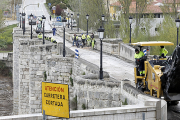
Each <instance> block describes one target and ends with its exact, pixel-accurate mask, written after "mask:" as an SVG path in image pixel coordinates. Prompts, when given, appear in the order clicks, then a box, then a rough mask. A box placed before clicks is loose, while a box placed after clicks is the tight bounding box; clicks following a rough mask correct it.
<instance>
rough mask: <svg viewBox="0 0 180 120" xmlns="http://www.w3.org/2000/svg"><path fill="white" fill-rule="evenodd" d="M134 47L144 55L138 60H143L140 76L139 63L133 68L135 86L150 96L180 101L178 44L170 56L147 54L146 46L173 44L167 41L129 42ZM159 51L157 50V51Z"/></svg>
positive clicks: (179, 50) (179, 53) (179, 49)
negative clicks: (142, 69)
mask: <svg viewBox="0 0 180 120" xmlns="http://www.w3.org/2000/svg"><path fill="white" fill-rule="evenodd" d="M131 44H132V45H133V46H134V47H135V48H137V47H138V48H139V49H140V51H142V50H143V51H144V52H145V56H143V57H142V58H140V59H139V60H138V61H140V60H143V61H144V70H145V74H144V75H143V76H140V74H139V70H138V68H139V65H138V64H136V65H137V66H136V67H135V68H134V76H135V83H136V88H137V89H140V90H141V91H142V92H144V93H146V94H150V95H151V96H154V97H157V98H162V99H165V100H166V101H171V102H172V101H173V102H176V101H180V46H179V45H178V46H177V47H176V48H175V50H174V52H173V53H172V56H163V57H161V56H156V55H154V56H153V55H147V53H146V50H148V49H149V47H148V46H169V45H174V43H172V42H168V41H150V42H137V43H131ZM158 52H159V51H158Z"/></svg>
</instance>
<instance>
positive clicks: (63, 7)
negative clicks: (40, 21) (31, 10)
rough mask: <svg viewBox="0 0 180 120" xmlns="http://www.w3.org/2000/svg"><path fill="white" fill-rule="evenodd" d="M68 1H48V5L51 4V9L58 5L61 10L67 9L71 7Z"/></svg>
mask: <svg viewBox="0 0 180 120" xmlns="http://www.w3.org/2000/svg"><path fill="white" fill-rule="evenodd" d="M68 1H69V0H46V4H47V5H48V3H51V7H50V8H52V7H53V6H56V5H60V8H61V9H67V6H68V7H69V4H68Z"/></svg>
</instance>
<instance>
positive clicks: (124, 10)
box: [119, 0, 132, 37]
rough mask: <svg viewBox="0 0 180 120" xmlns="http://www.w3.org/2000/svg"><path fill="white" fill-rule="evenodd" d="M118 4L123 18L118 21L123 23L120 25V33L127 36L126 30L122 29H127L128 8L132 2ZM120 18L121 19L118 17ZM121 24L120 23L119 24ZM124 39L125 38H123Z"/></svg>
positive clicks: (129, 0) (128, 0) (130, 0)
mask: <svg viewBox="0 0 180 120" xmlns="http://www.w3.org/2000/svg"><path fill="white" fill-rule="evenodd" d="M119 2H120V4H121V5H122V6H123V10H122V13H121V14H123V15H122V16H123V18H122V19H121V20H120V21H122V22H123V24H121V25H122V26H121V25H120V27H122V28H120V31H123V33H124V34H128V33H129V30H128V29H123V28H129V7H130V5H131V2H132V0H119ZM120 18H121V17H120ZM120 23H121V22H120ZM124 37H125V36H124Z"/></svg>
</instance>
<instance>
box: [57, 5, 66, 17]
mask: <svg viewBox="0 0 180 120" xmlns="http://www.w3.org/2000/svg"><path fill="white" fill-rule="evenodd" d="M63 12H64V11H63V9H62V8H60V5H56V15H58V16H59V15H61V16H63Z"/></svg>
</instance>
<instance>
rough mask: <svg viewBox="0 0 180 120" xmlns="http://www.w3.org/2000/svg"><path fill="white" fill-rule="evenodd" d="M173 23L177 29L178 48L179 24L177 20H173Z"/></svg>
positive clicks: (179, 21)
mask: <svg viewBox="0 0 180 120" xmlns="http://www.w3.org/2000/svg"><path fill="white" fill-rule="evenodd" d="M175 22H176V27H177V46H178V33H179V23H180V20H179V18H177V19H176V20H175Z"/></svg>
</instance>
